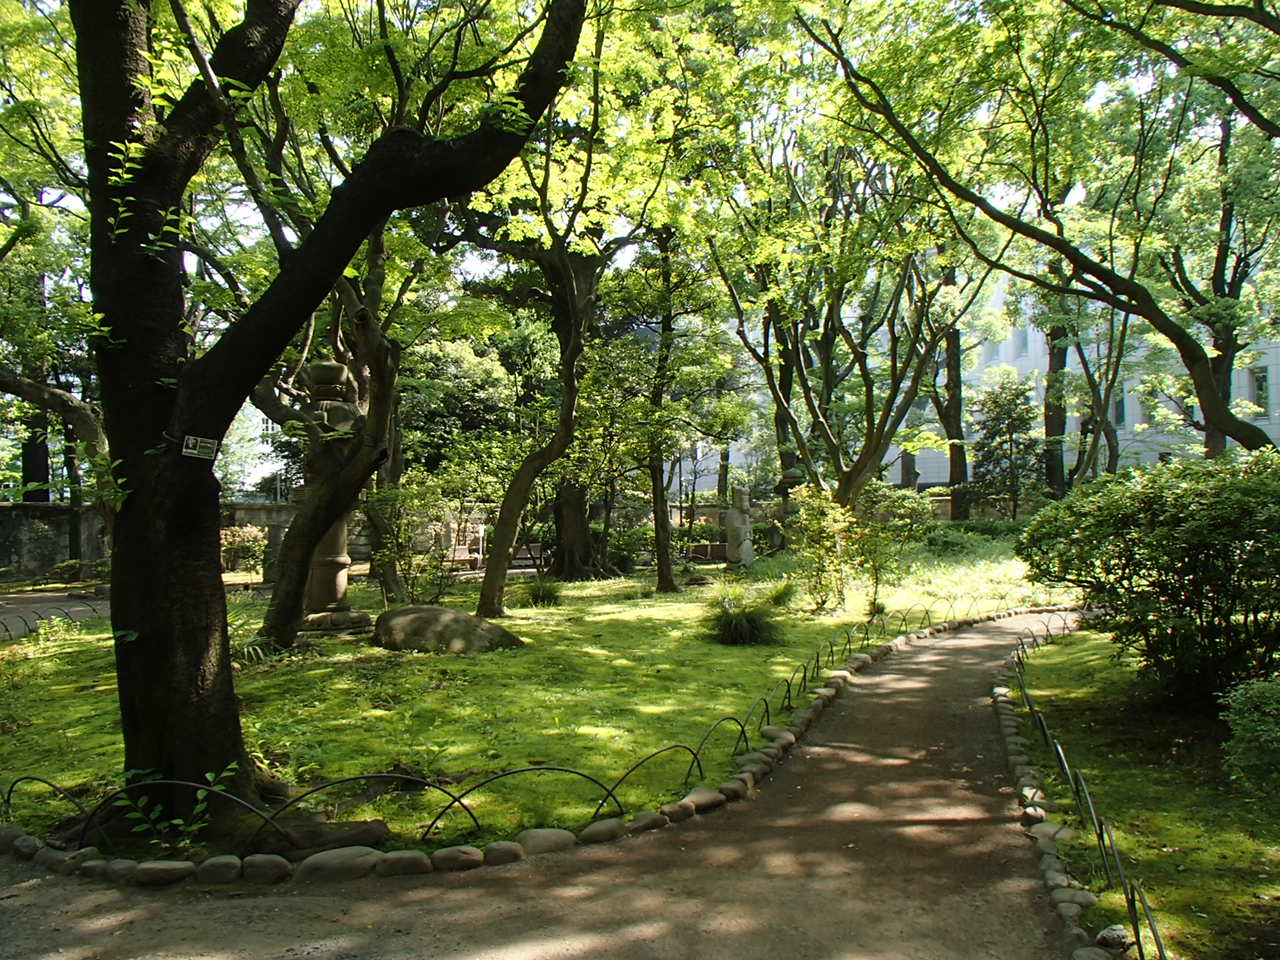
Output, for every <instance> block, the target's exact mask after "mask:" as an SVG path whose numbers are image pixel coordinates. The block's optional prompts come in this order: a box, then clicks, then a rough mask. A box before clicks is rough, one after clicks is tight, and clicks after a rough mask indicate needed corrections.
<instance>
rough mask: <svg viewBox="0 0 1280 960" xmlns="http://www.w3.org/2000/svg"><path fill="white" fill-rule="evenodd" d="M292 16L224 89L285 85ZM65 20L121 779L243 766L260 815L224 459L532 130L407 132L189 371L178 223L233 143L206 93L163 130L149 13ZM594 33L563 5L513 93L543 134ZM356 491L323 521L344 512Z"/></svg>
mask: <svg viewBox="0 0 1280 960" xmlns="http://www.w3.org/2000/svg"><path fill="white" fill-rule="evenodd" d="M297 6H298V0H249V2H248V3H246V4H245V5H244V10H245V22H244V23H242V24H238V25H236V26H234V27H233V28H232V29H230V30H228V31H227V32H226V33H225V34H224V35H223V36H222V38H221V39H220V40H219V41H218V43H217V45H216V47H215V48H214V50H213V52H212V55H211V57H210V58H209V63H210V69H211V70H212V71H213V74H214V75H215V76H218V77H220V78H222V84H223V85H225V86H226V87H227V88H228V89H236V90H243V91H248V92H252V91H253V90H254V89H256V88H257V86H258V85H259V84H260V83H261V82H262V81H263V79H264V78H265V77H266V75H267V74H268V73H269V72H270V71H271V70H272V69H273V68H274V66H275V63H276V60H277V58H278V56H279V54H280V51H281V49H282V47H283V43H284V39H285V36H286V35H287V34H288V32H289V29H290V26H291V23H292V19H293V15H294V12H295V10H296V8H297ZM70 9H71V18H72V22H73V25H74V28H75V33H76V63H77V73H78V78H79V93H80V102H81V106H82V112H83V129H82V131H81V132H82V135H83V138H84V142H85V161H86V166H87V170H88V204H89V210H90V254H91V258H90V259H91V267H90V285H91V288H92V290H93V299H94V309H95V311H96V312H97V314H98V316H100V317H101V318H102V320H101V322H102V327H103V331H104V335H103V336H101V337H99V338H96V343H95V350H96V355H97V362H98V369H99V373H100V384H101V394H102V406H103V411H104V416H105V426H106V433H107V437H108V438H109V441H110V448H111V456H112V458H113V460H114V461H115V462H116V464H117V467H116V469H115V471H114V473H115V477H116V479H117V481H118V483H119V486H120V489H121V491H123V492H124V493H125V497H124V502H123V506H122V507H121V509H120V511H119V515H118V518H117V520H116V525H115V530H114V534H115V536H114V547H113V561H112V597H111V618H112V627H113V630H114V633H115V654H116V672H117V681H118V682H117V689H118V696H119V701H120V708H121V726H122V730H123V734H124V744H125V750H124V753H125V757H124V761H125V763H124V765H125V768H126V769H129V770H134V771H154V772H157V773H159V774H161V775H162V776H164V777H170V778H180V779H190V780H192V781H197V782H199V781H202V780H203V779H204V776H205V774H207V773H217V772H221V771H223V770H225V769H226V768H227V767H228V765H229V764H233V763H234V764H236V765H237V767H238V771H237V773H236V774H235V775H234V777H233V778H232V779H231V780H230V782H229V786H230V788H231V789H232V791H233V792H235V793H237V794H239V795H241V796H253V795H254V794H255V792H256V791H255V789H254V787H255V784H254V782H253V781H254V777H253V773H252V770H251V768H250V764H249V762H248V759H247V757H246V754H245V749H244V743H243V739H242V737H241V733H240V722H239V711H238V708H237V704H236V699H235V694H234V692H233V689H232V679H231V666H230V657H229V647H228V639H227V627H226V601H225V596H224V593H223V587H222V580H221V571H220V556H219V554H220V545H219V529H220V519H221V518H220V510H219V504H218V493H219V489H218V482H217V480H216V478H215V477H214V474H213V469H212V460H211V459H210V457H211V454H212V452H213V450H214V449H215V448H216V445H217V443H218V442H219V441H220V440H221V438H222V437H223V436H224V435H225V432H226V430H227V428H228V426H229V425H230V423H231V420H232V418H233V417H234V416H235V412H236V411H237V410H238V409H239V407H240V406H241V404H242V403H243V401H244V400H245V398H247V397H248V395H249V393H250V391H251V390H252V389H253V388H254V387H255V385H256V384H257V383H258V382H259V381H260V380H261V379H262V377H263V376H264V375H265V374H266V373H267V371H268V370H269V369H270V366H271V364H272V363H273V362H274V361H275V359H276V357H278V356H279V354H280V352H281V350H282V349H283V348H284V347H285V346H286V345H287V344H288V342H289V340H290V339H291V338H292V337H293V336H294V335H295V334H296V332H297V331H298V330H299V329H300V328H301V326H302V324H303V322H304V321H305V319H306V318H307V317H308V316H309V315H310V314H311V312H312V311H313V310H314V309H315V307H316V306H317V305H318V304H319V303H320V301H321V299H322V298H323V297H324V296H325V295H326V294H327V293H328V291H329V289H330V288H331V287H332V285H333V283H334V282H335V281H336V280H337V278H338V276H339V275H340V274H341V272H342V270H343V268H344V267H345V266H346V264H347V263H348V262H349V261H350V258H351V256H352V255H353V254H354V253H355V251H356V250H357V249H358V247H359V245H360V243H361V242H363V240H364V238H365V237H366V236H367V235H368V233H369V231H370V230H371V229H372V228H373V227H374V225H375V224H376V223H377V222H378V221H379V219H381V218H382V217H385V216H386V215H387V214H389V213H390V212H391V211H392V210H395V209H402V208H404V207H409V206H415V205H420V204H424V203H430V202H434V201H435V200H438V199H441V198H443V197H446V196H457V195H460V194H461V193H464V192H467V191H468V190H471V189H475V188H476V187H478V186H480V185H482V184H483V183H485V182H487V181H488V180H490V179H492V177H494V176H496V175H498V174H499V173H501V172H502V170H503V169H504V168H505V166H506V165H507V163H508V162H509V161H510V159H511V158H512V157H513V156H514V155H515V153H516V152H517V151H518V150H519V148H520V146H521V145H522V143H523V140H524V138H525V136H526V135H527V134H526V132H525V131H527V130H528V129H529V126H530V125H526V124H513V123H511V122H510V120H509V119H505V118H504V119H503V120H502V121H500V122H499V121H493V122H488V123H482V125H481V126H479V127H477V128H476V130H474V131H473V132H471V133H468V134H465V135H463V136H461V137H459V138H456V139H453V140H449V141H438V140H434V139H432V138H430V137H427V136H424V135H420V134H414V133H412V132H410V131H407V130H397V131H393V132H392V133H390V134H387V135H386V136H384V137H382V138H379V140H377V141H376V142H375V143H374V144H373V146H372V147H371V148H370V150H369V152H368V154H367V155H366V157H365V158H364V160H362V161H361V162H360V163H359V164H357V165H356V166H355V167H354V169H353V171H352V174H351V176H350V177H348V178H347V180H346V182H345V183H344V184H342V185H341V186H339V187H337V188H336V189H335V190H334V191H333V194H332V198H331V200H330V202H329V204H328V206H327V207H326V209H325V211H324V212H323V213H322V214H321V216H320V217H319V218H318V219H317V221H316V224H315V229H314V230H313V232H312V233H311V234H310V235H309V236H308V237H307V238H306V240H305V241H304V242H303V243H302V244H301V245H300V246H299V248H298V250H297V251H296V252H295V253H294V255H293V256H292V257H291V259H290V260H289V261H288V262H287V263H285V264H284V265H283V267H282V268H281V271H280V273H279V275H278V276H277V277H276V278H275V279H274V280H273V281H272V282H271V283H270V284H269V285H268V287H267V289H266V290H265V291H264V292H263V294H262V296H261V297H260V298H259V299H258V300H257V301H255V302H254V303H253V304H252V305H250V306H249V307H248V309H246V310H245V311H243V312H242V314H241V316H240V317H239V319H238V320H237V321H236V322H235V323H233V324H232V325H231V326H229V327H228V329H227V330H226V331H225V332H224V333H223V334H222V336H221V337H220V338H219V340H218V341H217V343H216V344H214V345H213V346H212V347H211V348H210V349H209V350H208V351H206V352H205V353H203V354H201V355H200V356H199V357H195V356H193V355H192V353H191V344H190V338H189V336H188V334H187V333H186V331H185V330H184V329H183V318H184V310H183V307H184V303H183V287H182V262H181V256H182V255H181V253H180V250H179V245H178V239H179V238H178V237H176V236H175V235H174V233H173V230H174V227H175V224H176V223H177V220H178V218H177V217H175V216H174V215H173V214H174V213H175V212H176V211H180V210H182V209H185V204H184V200H185V195H186V189H187V184H188V183H189V182H190V180H191V178H192V177H194V176H195V175H196V174H197V173H198V172H199V170H200V169H201V167H202V166H203V164H204V161H205V160H206V158H207V157H208V156H209V154H210V153H211V152H212V150H213V149H214V147H215V146H216V145H217V142H218V140H219V138H220V135H221V129H222V125H223V123H224V120H225V119H226V117H225V114H224V110H223V105H222V103H221V98H220V94H215V93H214V92H213V91H212V90H210V89H209V88H208V87H207V86H206V85H205V83H204V81H203V80H195V81H193V82H192V84H191V85H190V86H189V87H188V88H187V90H186V91H185V92H184V93H183V94H182V95H181V96H180V97H179V98H178V100H177V101H176V102H175V103H173V104H170V105H168V109H167V110H166V111H165V115H164V119H163V123H160V122H158V117H157V115H156V111H155V110H154V109H153V106H152V103H151V101H150V90H151V86H150V83H149V80H150V75H151V71H152V65H151V64H152V61H151V59H150V46H151V37H150V29H151V23H150V20H149V7H148V5H147V4H143V3H134V2H128V0H114V2H111V0H72V2H71V4H70ZM582 16H583V11H582V7H581V6H580V5H579V4H577V3H576V2H573V0H553V3H552V6H551V9H550V14H549V19H548V21H547V25H546V27H545V28H544V32H543V35H542V38H541V40H540V41H539V44H538V47H537V49H536V50H535V51H534V53H533V54H532V56H531V58H530V59H529V60H528V61H527V64H526V67H525V69H524V71H523V72H522V74H521V77H520V79H519V81H518V82H517V85H516V88H515V90H514V92H513V93H514V99H515V100H516V101H518V102H519V103H520V105H521V108H522V109H524V110H525V111H526V112H527V113H528V114H529V116H530V117H532V118H536V117H537V116H539V115H541V113H542V111H543V110H545V108H546V106H547V104H548V103H549V102H550V100H551V98H552V97H553V96H554V95H555V93H556V92H557V91H558V90H559V88H560V86H561V85H562V83H563V68H564V64H565V62H566V61H567V59H568V58H570V57H571V56H572V54H573V51H574V49H575V47H576V45H577V38H578V32H579V30H580V27H581V22H582ZM122 145H123V147H122ZM124 149H127V150H128V151H129V152H128V153H127V154H126V155H127V156H128V157H129V163H128V164H124V163H122V160H123V157H122V150H124ZM367 475H368V473H367V472H366V473H365V477H367ZM363 479H364V477H362V478H361V479H360V481H359V482H357V483H355V484H354V485H353V486H352V488H351V489H350V490H348V489H345V488H344V489H342V490H340V491H337V492H336V493H335V494H334V495H332V496H331V497H330V498H329V500H330V502H331V503H332V504H333V505H334V506H340V507H341V508H342V509H345V508H346V507H348V506H349V505H350V503H351V501H352V500H353V499H354V491H355V490H358V489H359V483H362V482H363ZM339 500H341V501H342V502H341V504H338V503H337V501H339ZM335 512H336V511H335ZM317 539H318V537H317ZM168 792H169V791H164V792H163V793H168ZM163 793H162V792H161V791H155V793H154V794H153V795H154V796H159V797H162V796H163ZM165 799H169V800H170V802H171V803H170V805H171V808H172V809H173V810H175V811H177V812H179V813H181V812H183V811H185V810H187V809H189V808H190V805H191V804H192V803H193V802H194V799H195V797H194V794H193V793H191V792H189V791H174V792H173V795H172V796H171V797H167V798H165Z"/></svg>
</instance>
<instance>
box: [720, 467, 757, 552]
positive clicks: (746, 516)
mask: <svg viewBox="0 0 1280 960" xmlns="http://www.w3.org/2000/svg"><path fill="white" fill-rule="evenodd" d="M724 532H725V539H726V540H727V541H728V543H727V546H726V549H725V559H726V560H727V561H728V568H729V569H730V570H736V569H737V568H739V567H745V566H747V565H748V564H750V563H752V562H754V560H755V558H756V552H755V549H754V548H753V547H752V546H751V491H749V490H748V489H747V488H746V487H734V488H733V503H732V506H730V507H729V509H728V511H727V512H726V514H725V518H724Z"/></svg>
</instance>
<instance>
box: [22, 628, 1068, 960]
mask: <svg viewBox="0 0 1280 960" xmlns="http://www.w3.org/2000/svg"><path fill="white" fill-rule="evenodd" d="M1043 620H1044V618H1043V617H1040V616H1036V615H1030V616H1026V617H1016V618H1010V619H1005V620H998V621H994V622H991V623H984V624H981V625H978V626H975V627H972V628H968V629H964V630H960V631H957V632H955V633H950V634H943V635H941V636H938V637H932V638H928V639H926V640H923V641H920V642H918V643H916V644H915V645H914V646H913V647H912V648H911V649H910V650H907V651H905V652H900V653H896V654H894V655H893V656H892V657H890V658H888V659H886V660H883V661H881V662H879V663H878V664H876V665H874V666H872V667H871V668H870V669H868V670H867V671H865V672H863V673H860V674H858V675H857V677H856V679H855V681H854V685H853V689H852V690H847V691H845V693H844V694H842V695H841V696H840V697H839V698H838V699H837V700H836V702H835V703H834V704H833V705H832V706H831V707H829V708H828V709H827V710H826V711H825V712H824V713H823V714H822V715H821V716H820V717H819V718H818V720H817V721H816V722H815V723H814V725H813V726H812V727H811V728H810V729H809V731H808V733H807V734H806V736H805V738H804V741H803V745H802V746H800V747H797V748H796V749H794V750H793V751H792V752H791V753H790V754H789V755H788V757H787V759H786V760H785V762H783V763H782V764H781V765H780V766H779V767H778V768H777V769H775V771H774V772H773V774H772V775H771V776H770V778H769V780H767V781H766V782H765V784H764V788H763V790H762V792H761V793H760V795H759V797H758V798H757V799H755V800H752V801H747V802H742V803H737V804H733V805H731V806H729V807H727V808H724V809H722V810H719V811H716V812H713V813H710V814H707V815H704V816H701V817H697V818H695V819H694V820H692V821H686V822H684V823H681V824H676V825H673V826H671V827H668V828H666V829H665V830H662V831H660V832H658V833H653V834H645V835H641V836H637V837H633V838H629V839H626V840H623V841H621V842H618V843H612V844H606V845H602V846H595V847H587V848H579V849H578V850H575V851H573V852H570V853H565V854H551V855H545V856H541V857H537V858H535V859H533V860H530V861H526V862H523V863H518V864H512V865H509V866H505V867H493V868H485V869H481V870H474V871H470V872H467V873H448V874H442V873H435V874H428V875H425V876H421V877H412V878H409V877H405V878H371V879H366V880H360V881H355V882H351V883H347V884H344V885H341V886H335V887H320V886H311V887H300V886H296V885H289V886H285V887H280V888H271V889H260V888H254V887H250V886H248V885H243V884H241V885H236V886H233V887H218V888H215V887H204V888H201V887H199V886H195V885H191V884H184V885H181V886H178V887H174V888H169V889H164V890H159V891H144V890H139V889H134V888H112V887H107V886H104V885H102V884H100V883H97V882H92V881H86V880H82V879H76V878H68V877H55V876H49V877H38V876H35V875H34V871H33V868H32V865H31V864H29V863H25V862H21V861H17V860H14V859H12V858H9V857H0V958H4V960H37V958H38V960H53V958H63V960H125V958H136V957H147V958H157V960H159V958H166V960H178V958H182V960H232V958H251V960H260V958H261V960H295V958H314V960H410V958H413V960H418V958H424V957H430V958H433V960H437V958H439V960H481V958H484V960H551V958H557V960H569V958H594V957H608V958H610V960H642V958H644V960H648V958H655V960H656V958H673V960H674V958H679V960H687V958H734V960H750V958H762V960H763V958H769V960H779V958H786V960H809V958H812V960H819V958H822V960H825V958H831V960H836V958H840V960H882V958H883V960H944V958H946V960H956V958H962V960H970V958H975V960H976V958H1001V960H1044V958H1050V957H1054V956H1058V955H1060V953H1059V949H1058V948H1057V947H1056V946H1055V944H1054V943H1053V937H1052V936H1051V931H1052V930H1053V929H1055V927H1054V920H1053V915H1052V912H1051V909H1050V906H1049V902H1048V898H1047V897H1046V896H1045V894H1044V889H1043V885H1042V883H1041V881H1040V876H1039V872H1038V870H1037V869H1036V861H1035V858H1034V856H1033V854H1032V849H1031V846H1030V844H1029V843H1028V841H1027V840H1026V838H1025V837H1024V836H1023V834H1022V831H1021V830H1020V829H1019V828H1018V826H1017V825H1016V821H1015V812H1016V805H1015V797H1014V791H1013V789H1012V786H1011V785H1010V779H1009V775H1008V774H1007V772H1006V771H1005V765H1004V760H1003V750H1002V747H1001V745H1000V741H999V739H998V734H999V730H998V725H997V722H996V720H995V718H994V715H993V712H992V709H991V706H990V703H989V694H990V690H991V676H992V671H993V669H994V668H995V667H996V666H997V665H998V663H999V662H1000V661H1001V660H1002V659H1003V657H1004V656H1005V655H1006V654H1007V653H1008V652H1009V651H1010V650H1011V649H1012V647H1013V646H1014V644H1015V643H1016V636H1017V634H1018V632H1019V630H1020V629H1023V628H1025V627H1026V626H1028V625H1030V624H1036V625H1037V626H1039V625H1040V624H1042V623H1043Z"/></svg>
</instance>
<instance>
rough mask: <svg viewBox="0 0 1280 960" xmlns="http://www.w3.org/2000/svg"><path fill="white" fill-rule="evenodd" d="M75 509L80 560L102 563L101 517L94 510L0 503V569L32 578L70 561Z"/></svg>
mask: <svg viewBox="0 0 1280 960" xmlns="http://www.w3.org/2000/svg"><path fill="white" fill-rule="evenodd" d="M77 510H78V511H79V514H80V559H81V561H82V562H84V563H90V564H92V563H96V562H97V561H98V560H101V559H102V555H103V542H104V541H103V528H102V517H101V516H100V515H99V514H98V512H97V511H96V510H93V509H92V508H90V507H79V508H76V507H72V506H71V505H70V504H66V503H0V568H4V569H8V570H12V571H13V573H14V574H16V575H18V576H21V577H35V576H39V575H41V574H43V573H45V572H47V571H48V570H49V569H50V568H52V567H54V566H56V565H57V564H59V563H62V562H63V561H64V560H68V559H70V557H71V551H70V530H71V526H72V518H73V516H74V514H75V512H76V511H77Z"/></svg>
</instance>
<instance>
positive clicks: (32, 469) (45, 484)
mask: <svg viewBox="0 0 1280 960" xmlns="http://www.w3.org/2000/svg"><path fill="white" fill-rule="evenodd" d="M22 429H23V433H24V434H25V436H24V437H23V440H22V487H23V489H22V502H23V503H48V502H49V501H50V500H51V499H53V498H52V497H51V496H50V493H51V491H50V490H49V411H47V410H45V409H44V408H43V407H36V408H35V409H34V410H32V411H31V413H29V414H27V415H26V416H25V417H23V418H22Z"/></svg>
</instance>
